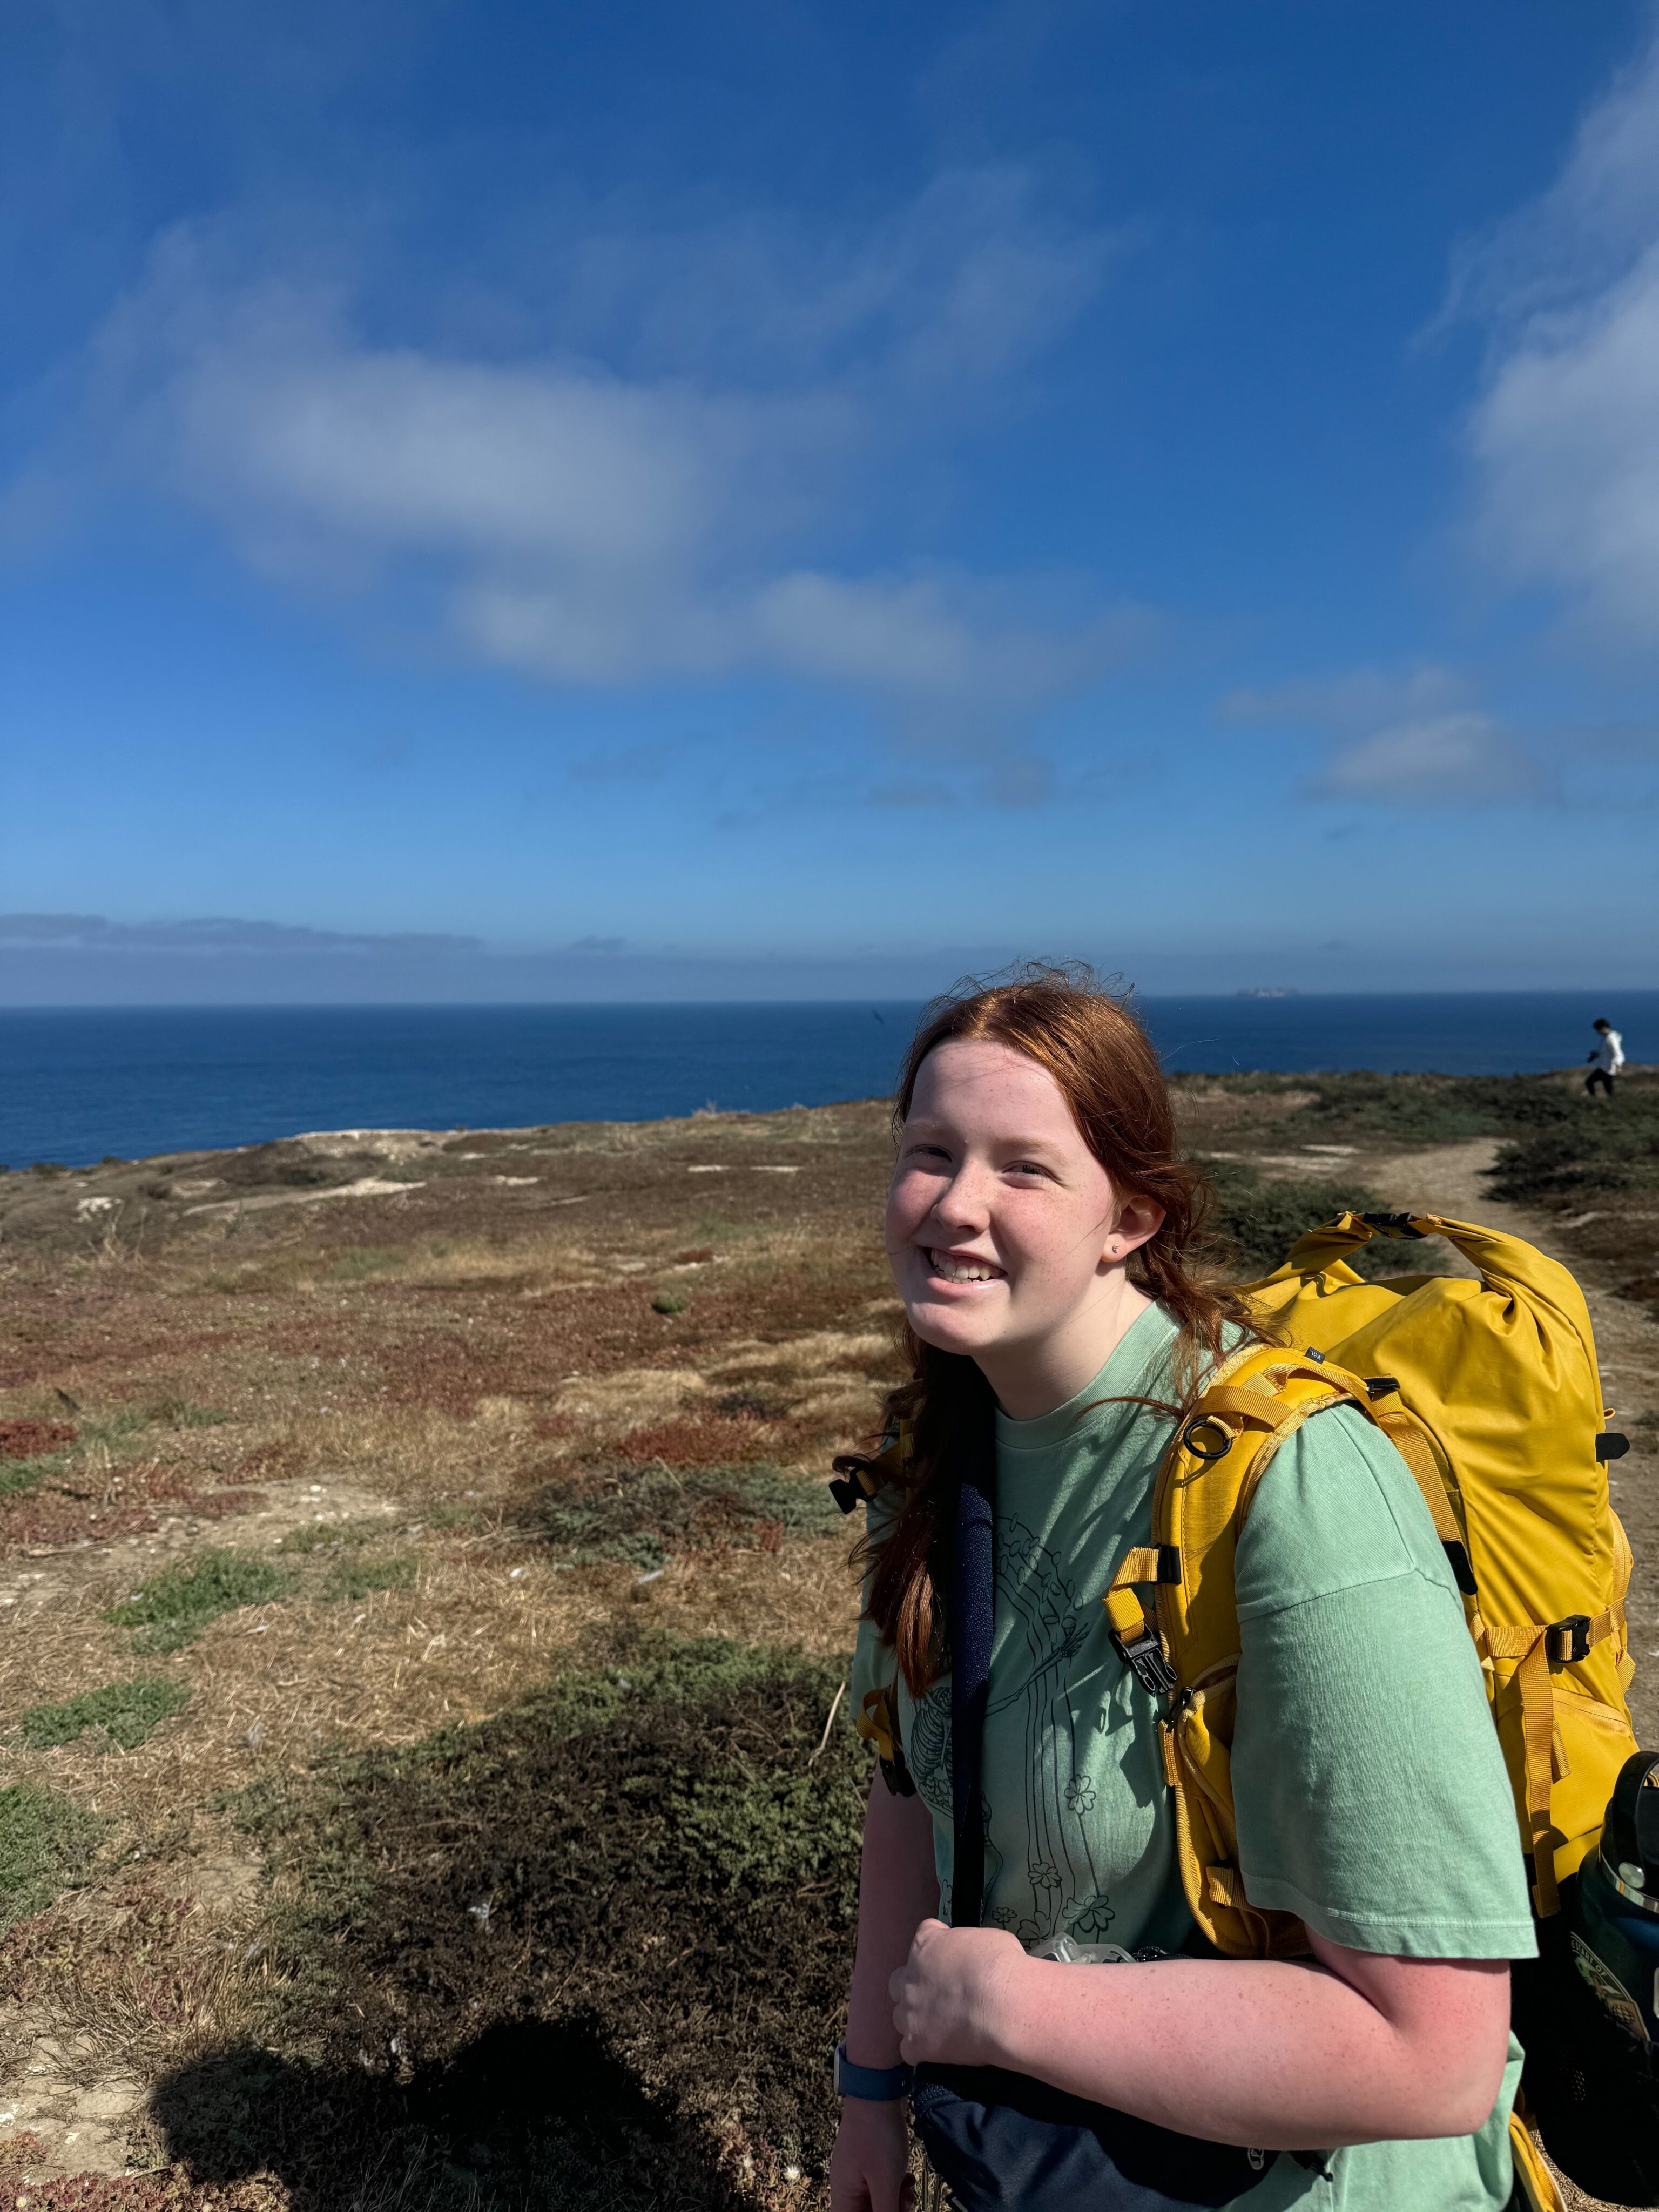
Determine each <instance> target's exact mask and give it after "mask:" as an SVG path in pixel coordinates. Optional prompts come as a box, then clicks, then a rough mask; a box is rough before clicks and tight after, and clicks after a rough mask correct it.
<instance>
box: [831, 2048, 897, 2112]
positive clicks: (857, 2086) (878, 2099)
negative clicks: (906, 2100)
mask: <svg viewBox="0 0 1659 2212" xmlns="http://www.w3.org/2000/svg"><path fill="white" fill-rule="evenodd" d="M912 2078H913V2076H912V2074H911V2070H910V2069H909V2068H908V2066H854V2063H853V2062H852V2060H851V2059H850V2058H849V2057H848V2056H847V2045H845V2044H844V2043H838V2044H837V2045H836V2095H837V2096H838V2097H863V2098H866V2099H867V2100H869V2102H870V2103H871V2104H872V2105H884V2104H888V2103H890V2102H891V2101H892V2100H895V2099H896V2098H899V2097H908V2095H909V2093H910V2083H911V2080H912Z"/></svg>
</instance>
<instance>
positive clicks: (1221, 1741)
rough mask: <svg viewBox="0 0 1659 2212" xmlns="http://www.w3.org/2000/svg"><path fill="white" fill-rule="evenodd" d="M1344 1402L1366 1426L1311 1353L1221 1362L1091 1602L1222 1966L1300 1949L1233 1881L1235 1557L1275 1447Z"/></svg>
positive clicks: (1352, 1400)
mask: <svg viewBox="0 0 1659 2212" xmlns="http://www.w3.org/2000/svg"><path fill="white" fill-rule="evenodd" d="M1344 1405H1357V1406H1358V1407H1360V1409H1361V1410H1362V1412H1364V1414H1365V1416H1366V1418H1367V1419H1371V1420H1374V1419H1376V1416H1375V1415H1374V1414H1373V1413H1371V1411H1370V1402H1369V1400H1368V1397H1367V1394H1366V1389H1365V1385H1364V1383H1362V1382H1361V1381H1359V1379H1358V1377H1357V1376H1352V1375H1349V1374H1348V1373H1346V1370H1343V1369H1341V1368H1340V1367H1337V1366H1335V1365H1334V1364H1333V1363H1332V1362H1330V1361H1329V1360H1328V1359H1325V1358H1322V1356H1321V1355H1320V1354H1319V1353H1318V1352H1286V1351H1284V1350H1282V1349H1280V1348H1279V1346H1273V1345H1260V1344H1253V1345H1250V1346H1246V1347H1245V1348H1244V1349H1243V1351H1241V1352H1236V1353H1235V1354H1234V1355H1233V1356H1232V1358H1230V1359H1228V1360H1226V1361H1225V1362H1224V1364H1222V1365H1221V1366H1220V1367H1219V1368H1218V1369H1217V1370H1216V1372H1215V1374H1214V1375H1213V1376H1212V1377H1211V1379H1210V1382H1209V1383H1208V1384H1207V1385H1206V1388H1205V1389H1204V1390H1203V1392H1202V1393H1201V1394H1200V1396H1199V1397H1198V1399H1197V1400H1196V1401H1195V1402H1194V1405H1193V1406H1192V1407H1191V1408H1190V1410H1189V1411H1188V1413H1186V1414H1185V1415H1184V1416H1183V1418H1182V1421H1181V1423H1180V1425H1179V1426H1178V1427H1177V1429H1176V1433H1175V1435H1174V1436H1173V1437H1171V1438H1170V1444H1169V1447H1168V1449H1167V1450H1166V1451H1165V1453H1164V1460H1163V1462H1162V1464H1161V1465H1160V1467H1159V1468H1158V1480H1157V1484H1156V1486H1155V1488H1154V1490H1153V1493H1152V1535H1153V1541H1152V1544H1151V1545H1150V1546H1138V1547H1134V1548H1133V1549H1132V1550H1131V1551H1130V1552H1128V1553H1127V1554H1126V1555H1125V1557H1124V1559H1122V1561H1121V1563H1120V1565H1119V1567H1118V1570H1117V1572H1116V1573H1115V1575H1114V1577H1112V1582H1111V1585H1110V1587H1109V1589H1107V1590H1106V1592H1105V1593H1104V1595H1103V1599H1102V1603H1103V1605H1104V1607H1105V1608H1106V1614H1107V1619H1108V1620H1109V1622H1110V1624H1111V1634H1112V1640H1113V1642H1114V1643H1115V1644H1116V1646H1117V1649H1118V1651H1119V1653H1120V1654H1121V1656H1122V1658H1123V1660H1124V1662H1125V1664H1126V1665H1127V1666H1128V1667H1129V1668H1132V1669H1133V1672H1134V1674H1135V1676H1136V1678H1137V1680H1139V1682H1140V1683H1141V1685H1142V1686H1143V1687H1145V1688H1146V1689H1147V1690H1149V1691H1151V1692H1153V1694H1155V1695H1157V1696H1158V1697H1160V1698H1162V1699H1166V1700H1167V1705H1166V1710H1165V1711H1164V1714H1163V1715H1162V1716H1161V1717H1160V1718H1159V1721H1158V1736H1159V1743H1160V1747H1161V1750H1162V1753H1163V1759H1164V1778H1165V1780H1166V1781H1167V1782H1168V1784H1169V1785H1170V1789H1171V1790H1172V1791H1173V1792H1174V1795H1175V1802H1176V1839H1177V1844H1178V1848H1179V1851H1180V1857H1181V1871H1182V1884H1183V1887H1185V1889H1186V1892H1187V1898H1188V1904H1189V1905H1191V1907H1192V1910H1193V1913H1194V1917H1195V1919H1196V1920H1197V1922H1198V1924H1199V1926H1200V1929H1202V1930H1203V1932H1204V1934H1205V1935H1206V1936H1207V1937H1208V1938H1209V1940H1210V1941H1211V1942H1212V1943H1213V1944H1214V1945H1215V1946H1216V1948H1218V1950H1220V1951H1223V1952H1225V1954H1228V1955H1229V1956H1230V1957H1233V1958H1283V1957H1294V1956H1297V1955H1298V1954H1302V1953H1304V1952H1305V1951H1306V1949H1307V1935H1306V1931H1305V1929H1304V1928H1303V1926H1302V1923H1301V1922H1300V1921H1299V1920H1297V1919H1296V1918H1295V1917H1294V1916H1293V1915H1291V1914H1289V1913H1284V1912H1261V1911H1256V1910H1255V1908H1254V1907H1253V1906H1252V1905H1250V1904H1249V1901H1248V1900H1247V1899H1246V1898H1245V1895H1244V1889H1243V1881H1242V1879H1241V1877H1240V1875H1239V1872H1238V1864H1237V1850H1238V1838H1237V1829H1236V1827H1235V1824H1234V1819H1233V1796H1232V1779H1231V1743H1232V1735H1233V1721H1234V1717H1235V1711H1236V1705H1237V1699H1236V1681H1237V1672H1238V1656H1239V1654H1238V1644H1239V1637H1238V1607H1237V1595H1236V1593H1235V1589H1234V1583H1233V1567H1234V1556H1235V1552H1236V1548H1237V1541H1238V1537H1239V1534H1240V1532H1241V1531H1242V1529H1243V1525H1244V1521H1245V1517H1246V1516H1247V1515H1248V1513H1249V1509H1250V1504H1251V1501H1252V1499H1253V1498H1255V1492H1256V1490H1257V1488H1258V1487H1259V1486H1260V1484H1261V1478H1262V1476H1263V1475H1264V1474H1266V1473H1267V1468H1269V1466H1270V1465H1271V1464H1272V1462H1273V1455H1274V1454H1275V1453H1276V1452H1277V1451H1278V1449H1279V1446H1280V1445H1281V1444H1282V1443H1284V1441H1285V1437H1287V1436H1291V1435H1293V1434H1294V1432H1295V1431H1297V1429H1298V1428H1300V1427H1301V1425H1303V1423H1304V1421H1306V1420H1309V1419H1311V1418H1312V1417H1313V1415H1315V1414H1316V1413H1324V1412H1327V1411H1328V1410H1329V1409H1330V1408H1331V1407H1335V1406H1344Z"/></svg>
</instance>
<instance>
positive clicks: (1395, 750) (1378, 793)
mask: <svg viewBox="0 0 1659 2212" xmlns="http://www.w3.org/2000/svg"><path fill="white" fill-rule="evenodd" d="M1537 785H1538V773H1537V769H1536V768H1535V767H1534V764H1533V763H1532V762H1531V761H1530V760H1528V757H1526V755H1525V754H1524V753H1522V750H1521V749H1520V748H1519V746H1517V745H1516V743H1515V741H1514V739H1513V738H1511V737H1510V735H1509V733H1508V732H1507V731H1505V730H1504V728H1503V727H1502V726H1501V725H1500V724H1499V723H1498V722H1497V721H1495V720H1493V718H1492V716H1491V715H1490V714H1482V713H1481V712H1480V710H1479V709H1477V708H1466V709H1465V710H1464V711H1462V713H1459V714H1431V715H1429V716H1426V717H1425V719H1424V720H1420V721H1404V722H1391V723H1389V724H1388V725H1387V726H1384V727H1383V729H1380V730H1376V731H1373V732H1371V734H1370V736H1369V737H1366V738H1360V739H1359V741H1358V743H1357V744H1352V745H1348V746H1346V747H1345V748H1344V749H1343V750H1341V751H1340V752H1339V753H1337V754H1336V755H1334V757H1333V758H1332V759H1331V761H1330V762H1329V763H1328V765H1327V767H1326V769H1325V772H1324V775H1322V778H1321V779H1320V781H1319V784H1318V786H1317V788H1318V789H1319V791H1320V792H1321V793H1322V794H1324V795H1326V796H1328V797H1331V798H1342V799H1397V800H1401V801H1404V802H1407V803H1416V804H1422V803H1424V802H1426V801H1431V800H1434V799H1444V800H1452V801H1469V800H1473V801H1475V802H1477V803H1478V802H1482V801H1491V800H1493V799H1516V798H1522V797H1527V796H1529V795H1530V794H1531V793H1533V792H1534V791H1535V790H1536V788H1537Z"/></svg>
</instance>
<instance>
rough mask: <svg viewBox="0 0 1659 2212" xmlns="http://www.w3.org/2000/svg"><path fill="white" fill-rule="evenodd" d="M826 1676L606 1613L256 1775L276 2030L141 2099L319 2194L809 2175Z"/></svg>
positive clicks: (822, 2058)
mask: <svg viewBox="0 0 1659 2212" xmlns="http://www.w3.org/2000/svg"><path fill="white" fill-rule="evenodd" d="M840 1676H841V1670H840V1668H836V1667H833V1666H826V1665H825V1664H824V1663H823V1662H821V1661H818V1660H815V1659H812V1658H810V1657H808V1656H805V1655H804V1654H802V1653H799V1652H790V1651H780V1650H758V1649H755V1648H753V1647H748V1646H744V1645H739V1644H732V1643H727V1642H725V1641H723V1640H721V1639H719V1638H702V1639H696V1640H692V1641H689V1642H686V1641H680V1640H678V1639H676V1638H668V1637H661V1636H647V1635H635V1636H631V1637H628V1636H622V1637H618V1636H615V1635H613V1636H611V1638H608V1639H607V1642H606V1644H605V1648H604V1650H599V1648H597V1647H596V1648H594V1649H593V1650H592V1651H591V1654H590V1656H589V1658H588V1660H587V1662H586V1664H585V1665H584V1667H583V1668H581V1669H580V1671H579V1672H576V1673H574V1674H566V1675H563V1676H562V1677H561V1678H558V1679H556V1680H554V1681H553V1682H550V1684H549V1685H548V1686H546V1688H545V1689H544V1690H543V1691H541V1692H538V1693H536V1694H535V1695H534V1696H532V1697H531V1698H529V1699H526V1701H525V1702H524V1703H523V1704H522V1705H519V1706H516V1707H514V1708H513V1709H512V1710H511V1711H507V1712H504V1713H501V1714H498V1715H496V1716H495V1717H494V1718H493V1719H490V1720H488V1721H484V1722H480V1723H476V1724H469V1725H466V1726H462V1727H456V1728H452V1729H446V1730H443V1731H441V1733H439V1734H438V1735H435V1736H432V1737H429V1738H428V1739H427V1740H426V1741H424V1742H423V1743H420V1744H416V1745H412V1746H410V1747H405V1748H402V1749H397V1750H386V1751H382V1752H377V1753H373V1754H370V1755H360V1756H354V1757H350V1758H343V1759H325V1760H323V1761H321V1762H319V1766H318V1767H317V1769H316V1770H315V1771H313V1773H311V1774H310V1775H307V1776H289V1777H279V1778H273V1779H272V1780H271V1781H270V1782H269V1783H267V1784H264V1785H263V1786H262V1787H261V1788H259V1789H258V1790H250V1791H249V1792H247V1793H246V1794H245V1796H244V1797H243V1799H242V1800H241V1802H240V1820H241V1821H242V1824H243V1825H244V1826H245V1827H246V1828H247V1829H248V1830H249V1831H250V1832H252V1834H254V1835H255V1836H257V1837H258V1838H259V1839H260V1841H261V1842H262V1843H263V1844H264V1848H265V1850H266V1852H267V1854H268V1857H269V1861H270V1867H271V1871H272V1875H273V1877H275V1880H276V1892H277V1893H278V1894H279V1895H282V1896H284V1897H285V1898H287V1899H289V1900H290V1901H289V1902H288V1903H287V1904H285V1905H283V1906H282V1907H280V1908H279V1909H278V1910H277V1911H276V1912H275V1914H274V1916H273V1919H272V1921H271V1923H270V1940H269V1944H268V1948H267V1949H266V1950H265V1952H264V1954H263V1957H262V1960H261V1965H262V1968H264V1969H268V1971H269V1973H270V1981H269V1982H268V1983H265V1984H263V1986H264V1989H265V1990H266V1991H267V1992H268V1996H267V1999H266V2001H265V2002H266V2012H265V2016H264V2019H263V2020H262V2022H261V2027H262V2033H261V2038H260V2040H261V2044H262V2045H263V2047H262V2048H260V2049H257V2050H256V2049H252V2048H248V2047H242V2048H240V2049H236V2050H233V2051H228V2052H226V2053H224V2054H222V2055H219V2056H216V2057H207V2058H204V2059H201V2060H198V2061H196V2062H194V2063H192V2064H191V2065H190V2066H188V2067H186V2068H184V2069H181V2070H179V2072H178V2073H177V2074H175V2075H173V2077H172V2078H171V2079H170V2080H169V2081H167V2082H166V2083H165V2084H164V2085H163V2087H162V2088H161V2091H160V2093H158V2095H157V2097H156V2099H155V2103H154V2106H153V2108H152V2109H153V2116H154V2119H155V2124H156V2125H157V2126H158V2128H159V2130H160V2131H161V2135H162V2136H163V2138H164V2143H165V2148H166V2150H167V2154H169V2155H170V2156H172V2157H173V2158H175V2159H178V2160H183V2161H184V2162H185V2165H186V2166H187V2167H188V2169H189V2170H190V2172H191V2173H192V2175H193V2176H195V2177H196V2178H197V2179H198V2180H203V2181H211V2180H214V2179H222V2180H223V2181H225V2182H226V2183H227V2184H228V2182H229V2181H231V2180H233V2179H235V2178H236V2177H238V2176H240V2177H243V2178H246V2177H249V2176H252V2175H253V2174H255V2173H258V2172H264V2171H269V2172H272V2173H275V2174H277V2175H279V2176H280V2177H281V2179H283V2181H284V2182H285V2183H286V2184H287V2185H288V2186H289V2189H290V2190H291V2191H293V2194H294V2198H295V2203H296V2205H298V2206H300V2207H301V2208H302V2212H362V2208H365V2207H367V2208H368V2212H375V2208H377V2207H380V2206H385V2207H386V2208H388V2212H389V2208H392V2207H394V2206H398V2207H401V2206H411V2207H412V2206H415V2205H417V2204H418V2205H419V2206H421V2207H428V2206H431V2207H435V2208H436V2212H447V2208H448V2207H449V2206H450V2205H451V2204H452V2203H453V2205H454V2206H455V2207H456V2208H457V2212H460V2208H462V2207H464V2206H465V2204H467V2203H471V2202H472V2201H473V2200H474V2199H475V2198H476V2199H479V2200H484V2201H488V2202H489V2203H490V2204H492V2205H500V2206H504V2207H517V2206H520V2205H522V2206H525V2207H529V2206H532V2205H534V2206H536V2207H542V2206H546V2207H550V2208H559V2209H560V2212H562V2209H563V2208H567V2207H568V2208H570V2212H589V2208H590V2207H591V2208H592V2212H599V2207H601V2206H604V2207H605V2208H612V2207H614V2208H616V2212H659V2208H660V2209H661V2212H665V2209H666V2208H667V2207H670V2206H675V2207H683V2208H688V2212H726V2208H731V2207H736V2206H738V2205H742V2204H747V2205H750V2206H753V2205H755V2204H756V2203H766V2202H770V2201H773V2199H772V2197H770V2196H769V2194H768V2191H767V2186H766V2185H767V2179H768V2177H769V2176H776V2175H781V2172H782V2171H783V2169H784V2168H785V2166H790V2165H793V2166H800V2167H803V2168H805V2169H807V2170H809V2171H810V2170H821V2169H822V2166H823V2161H824V2160H825V2158H826V2156H827V2154H828V2150H829V2138H830V2134H831V2130H832V2128H833V2123H834V2117H835V2111H834V2100H833V2098H832V2096H831V2094H830V2092H829V2077H828V2070H827V2066H828V2053H829V2050H830V2048H831V2046H832V2045H833V2044H834V2041H835V2039H836V2033H838V2031H839V2021H840V2014H841V2007H842V2001H843V1998H844V1996H845V1991H846V1986H847V1978H848V1969H849V1966H850V1964H851V1950H852V1936H853V1926H854V1902H855V1896H856V1884H857V1869H858V1850H859V1835H860V1823H861V1814H862V1801H863V1796H864V1792H865V1790H866V1788H867V1771H868V1770H867V1764H866V1756H865V1754H864V1752H863V1747H862V1746H861V1745H860V1744H859V1742H858V1741H857V1739H856V1737H855V1735H854V1731H853V1729H851V1727H850V1725H848V1723H847V1721H846V1719H845V1707H844V1703H843V1704H842V1719H841V1722H840V1724H839V1725H838V1726H836V1727H835V1728H833V1729H828V1730H826V1728H825V1716H826V1715H827V1714H828V1713H829V1711H830V1710H831V1707H832V1703H833V1701H834V1700H835V1699H836V1691H837V1688H838V1686H839V1683H840Z"/></svg>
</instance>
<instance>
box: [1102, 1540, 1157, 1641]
mask: <svg viewBox="0 0 1659 2212" xmlns="http://www.w3.org/2000/svg"><path fill="white" fill-rule="evenodd" d="M1157 1581H1158V1546H1157V1545H1156V1544H1135V1545H1133V1546H1132V1547H1130V1549H1129V1550H1128V1551H1127V1552H1126V1553H1124V1554H1123V1557H1122V1558H1121V1559H1120V1560H1119V1561H1118V1566H1117V1572H1116V1573H1115V1575H1114V1576H1113V1577H1112V1579H1111V1582H1110V1583H1109V1586H1108V1587H1107V1589H1105V1590H1104V1591H1103V1593H1102V1595H1101V1600H1100V1601H1101V1603H1102V1604H1103V1606H1104V1607H1105V1608H1106V1618H1107V1620H1109V1621H1110V1622H1111V1624H1112V1626H1113V1627H1114V1628H1115V1630H1116V1631H1117V1632H1118V1634H1119V1635H1120V1636H1138V1635H1139V1633H1140V1632H1141V1630H1142V1629H1143V1628H1145V1627H1146V1623H1147V1618H1148V1616H1147V1612H1146V1607H1145V1606H1144V1605H1143V1604H1142V1603H1141V1601H1140V1600H1139V1597H1137V1595H1135V1592H1136V1589H1137V1588H1138V1587H1139V1585H1140V1584H1141V1583H1156V1582H1157Z"/></svg>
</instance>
